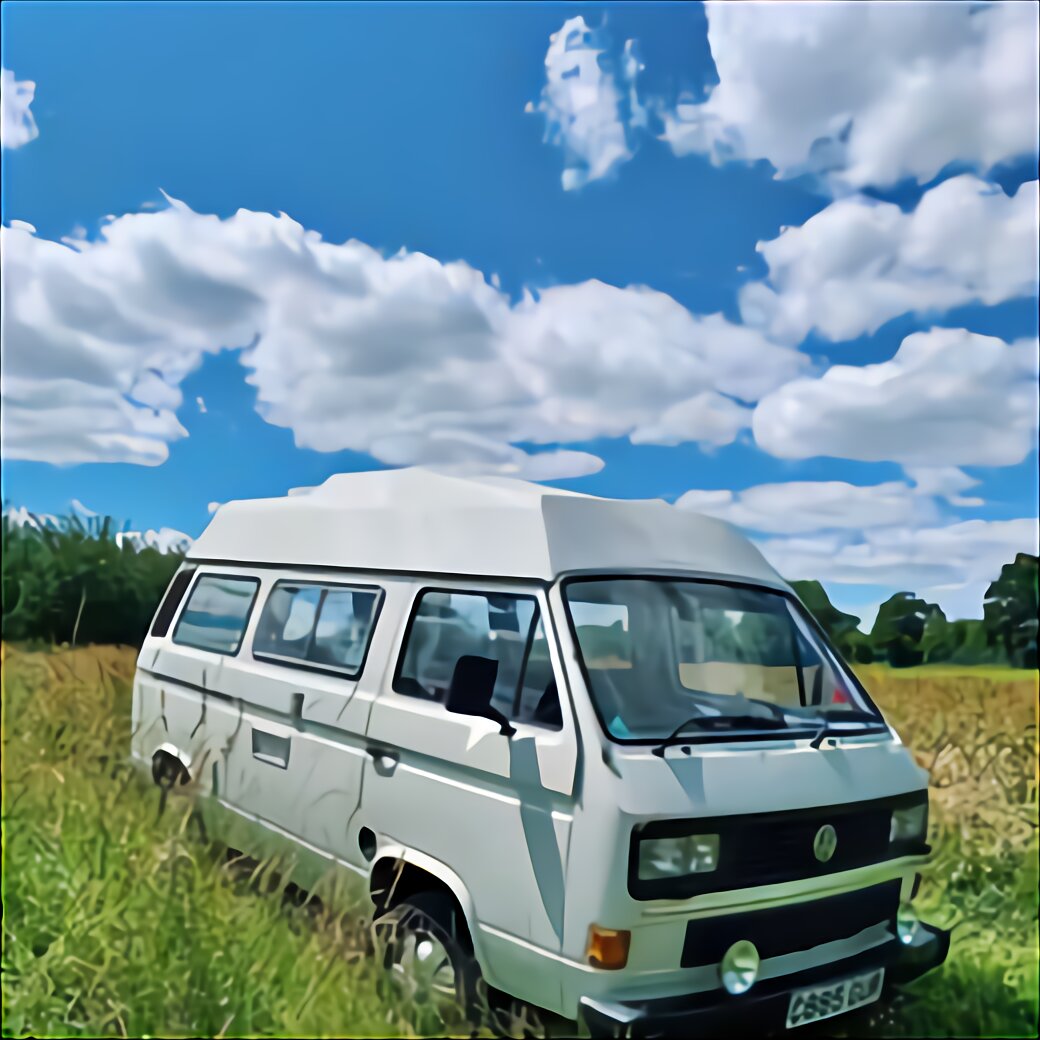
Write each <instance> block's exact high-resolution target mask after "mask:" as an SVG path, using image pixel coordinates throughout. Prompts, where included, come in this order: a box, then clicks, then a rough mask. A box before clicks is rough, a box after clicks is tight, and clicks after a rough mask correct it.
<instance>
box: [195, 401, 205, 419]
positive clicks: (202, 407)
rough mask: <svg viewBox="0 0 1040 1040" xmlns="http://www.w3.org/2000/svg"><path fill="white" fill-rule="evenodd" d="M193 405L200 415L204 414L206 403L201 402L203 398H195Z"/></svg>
mask: <svg viewBox="0 0 1040 1040" xmlns="http://www.w3.org/2000/svg"><path fill="white" fill-rule="evenodd" d="M195 405H196V407H197V408H198V410H199V412H200V413H201V414H202V415H205V414H206V402H205V400H203V398H201V397H196V398H195Z"/></svg>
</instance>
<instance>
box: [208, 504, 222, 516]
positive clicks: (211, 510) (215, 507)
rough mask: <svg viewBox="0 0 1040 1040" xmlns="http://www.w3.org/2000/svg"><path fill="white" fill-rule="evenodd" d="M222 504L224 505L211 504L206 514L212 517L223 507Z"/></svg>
mask: <svg viewBox="0 0 1040 1040" xmlns="http://www.w3.org/2000/svg"><path fill="white" fill-rule="evenodd" d="M221 504H222V503H220V502H210V503H209V505H208V506H206V512H207V513H210V514H211V515H212V514H213V513H215V512H216V511H217V510H218V509H219V508H220V507H221Z"/></svg>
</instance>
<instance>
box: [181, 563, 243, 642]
mask: <svg viewBox="0 0 1040 1040" xmlns="http://www.w3.org/2000/svg"><path fill="white" fill-rule="evenodd" d="M259 587H260V582H259V580H258V579H257V578H239V577H234V576H232V575H227V574H203V575H202V576H201V577H200V578H199V580H198V581H196V582H195V587H194V588H193V589H192V590H191V595H190V596H189V597H188V602H187V603H186V604H185V607H184V611H183V612H182V613H181V616H180V620H179V621H178V622H177V628H176V629H175V630H174V633H173V641H174V642H175V643H180V644H181V645H182V646H193V647H196V648H197V649H199V650H212V651H213V652H214V653H218V654H232V655H234V654H237V653H238V648H239V645H240V644H241V642H242V633H243V632H245V630H246V623H247V622H248V620H249V611H250V610H251V609H252V606H253V600H254V599H255V598H256V590H257V589H258V588H259Z"/></svg>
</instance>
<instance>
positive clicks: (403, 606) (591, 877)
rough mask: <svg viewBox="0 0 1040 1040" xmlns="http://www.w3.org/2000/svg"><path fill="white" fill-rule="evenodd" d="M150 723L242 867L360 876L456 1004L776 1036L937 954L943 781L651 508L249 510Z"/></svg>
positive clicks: (176, 607) (452, 484)
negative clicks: (939, 790) (931, 864)
mask: <svg viewBox="0 0 1040 1040" xmlns="http://www.w3.org/2000/svg"><path fill="white" fill-rule="evenodd" d="M133 721H134V730H133V755H134V757H135V758H136V759H137V761H138V762H139V763H140V764H141V765H142V766H144V767H145V768H147V769H150V770H151V771H152V775H153V776H155V777H156V778H157V779H159V780H163V779H164V778H165V779H167V780H168V779H171V778H179V779H181V780H187V779H188V778H189V777H190V778H191V780H192V781H193V783H195V784H196V785H197V786H198V787H199V788H200V789H201V790H202V791H203V792H204V793H205V794H206V795H207V798H206V799H204V801H205V802H206V804H210V805H213V806H216V807H218V808H219V809H220V811H221V812H220V815H221V817H222V818H223V819H225V820H227V821H229V822H228V824H227V826H228V827H232V826H234V828H235V830H234V833H235V835H236V837H235V839H234V847H236V848H242V849H244V850H245V851H250V849H251V848H266V847H268V845H267V843H268V842H269V841H271V840H276V841H278V842H281V843H284V844H285V845H287V846H288V847H291V848H292V849H293V850H295V852H296V853H297V854H298V855H297V858H298V862H299V863H300V864H301V867H300V869H301V870H304V871H305V872H306V871H308V870H309V871H310V872H311V875H310V876H317V875H318V874H320V873H321V872H323V871H326V872H327V871H329V870H330V868H332V869H333V870H341V871H349V872H352V873H353V874H357V875H360V876H361V877H362V878H364V879H365V883H366V884H367V885H368V886H369V888H370V891H371V894H372V899H373V901H374V904H375V908H374V913H375V915H376V920H377V922H378V921H380V920H382V921H384V922H387V921H389V922H393V923H394V924H395V925H396V927H397V934H399V935H401V934H403V935H404V936H405V937H406V938H410V940H411V941H410V945H409V943H408V942H405V941H404V940H399V941H398V942H396V943H395V944H394V946H393V951H394V952H393V956H394V957H398V956H399V957H401V958H410V960H411V962H412V969H413V970H415V971H428V972H429V973H430V979H431V984H434V985H436V986H439V987H441V988H442V989H447V990H448V991H449V992H452V993H458V995H459V996H460V997H461V998H462V1000H463V1001H466V1000H469V999H470V997H471V994H472V991H473V987H474V984H475V982H476V981H477V980H478V979H479V978H481V977H482V978H483V980H484V981H485V983H486V984H487V986H488V987H491V992H496V991H498V992H502V993H506V994H509V995H511V996H513V997H515V998H517V999H519V1000H521V1001H523V1002H526V1003H529V1004H532V1005H535V1006H536V1007H539V1008H542V1009H547V1010H548V1011H550V1012H553V1013H555V1014H558V1015H561V1016H564V1017H565V1018H567V1019H570V1020H572V1021H574V1022H577V1023H579V1024H580V1025H581V1027H582V1028H583V1029H587V1030H588V1031H590V1032H592V1033H593V1034H604V1033H606V1034H611V1033H615V1034H620V1033H624V1034H628V1035H637V1034H638V1035H662V1034H668V1033H675V1034H684V1035H689V1034H690V1033H691V1032H694V1031H698V1030H701V1031H707V1032H712V1031H713V1029H715V1028H717V1025H714V1026H713V1024H715V1023H718V1022H719V1021H721V1022H723V1023H724V1024H726V1025H727V1027H728V1026H729V1025H731V1024H732V1026H733V1028H737V1026H738V1024H741V1023H743V1024H750V1023H752V1022H754V1023H756V1025H759V1026H761V1025H766V1026H775V1027H777V1028H779V1029H784V1028H791V1027H796V1026H800V1025H802V1024H805V1023H809V1022H812V1021H815V1020H818V1019H822V1018H827V1017H829V1016H831V1015H836V1014H840V1013H841V1012H843V1011H846V1010H849V1009H851V1008H853V1007H858V1006H861V1005H864V1004H868V1003H870V1002H872V1001H874V1000H876V999H878V997H879V996H880V994H881V993H882V991H883V989H884V987H887V986H888V985H890V984H895V983H900V982H903V981H907V980H909V979H912V978H914V977H916V976H918V975H920V974H921V973H923V972H925V971H927V970H929V969H930V968H932V967H934V966H935V965H938V964H940V963H941V962H942V961H943V959H944V958H945V956H946V952H947V949H948V946H949V935H948V933H946V932H944V931H941V930H939V929H936V928H932V927H930V926H928V925H926V924H924V923H923V922H920V921H918V919H917V917H916V916H915V914H914V911H913V909H912V906H911V900H912V898H913V896H914V893H915V889H916V884H917V880H918V877H919V875H918V871H919V870H920V869H921V867H922V865H923V864H924V863H925V862H926V857H927V853H928V846H927V845H926V844H925V832H926V827H927V819H928V799H927V777H926V775H925V773H924V772H923V771H922V770H921V769H920V768H918V767H917V766H916V765H915V763H914V761H913V758H912V757H911V755H910V753H909V752H908V751H907V749H906V748H905V747H904V746H903V745H902V743H901V742H900V740H899V737H898V736H897V735H896V733H895V732H894V731H893V730H892V729H891V728H890V727H889V726H888V725H887V724H886V723H885V721H884V719H883V718H882V716H881V714H880V713H879V712H878V710H877V708H876V707H875V706H874V705H873V704H872V703H871V701H870V698H869V696H868V695H867V693H866V691H865V690H864V689H863V687H862V686H861V685H860V683H859V682H858V681H857V679H856V677H855V676H854V675H853V674H852V672H851V671H850V669H849V668H848V667H846V666H845V665H844V664H843V663H842V661H841V660H840V659H839V657H838V656H837V654H836V653H835V651H834V649H833V648H832V647H831V646H830V644H829V643H828V641H827V638H826V637H825V635H824V634H823V633H822V631H821V630H820V628H819V627H818V626H817V625H816V624H815V622H814V621H813V619H812V618H811V617H810V616H809V614H808V612H807V611H806V610H805V609H804V607H802V606H801V604H800V603H799V601H798V599H797V597H796V596H795V595H794V594H793V593H792V591H791V589H790V588H789V587H788V585H787V584H785V582H784V581H783V580H782V579H781V578H780V577H779V575H777V573H776V572H775V571H774V570H773V569H772V568H771V567H770V566H769V565H768V564H767V563H766V562H765V560H764V559H763V558H762V556H761V555H760V554H759V552H758V551H757V550H756V549H755V548H754V547H753V546H752V545H751V543H750V542H748V541H747V539H745V538H744V537H742V536H741V535H740V534H739V533H737V531H735V530H734V529H733V528H731V527H730V526H728V525H727V524H724V523H722V522H720V521H717V520H714V519H709V518H706V517H702V516H697V515H695V514H691V513H688V512H684V511H681V510H678V509H675V508H674V507H672V506H669V505H667V504H666V503H664V502H661V501H650V502H633V501H614V500H608V499H599V498H593V497H590V496H586V495H577V494H572V493H568V492H564V491H559V490H556V489H553V488H547V487H542V486H539V485H533V484H527V483H524V482H521V481H516V480H510V479H505V478H482V479H462V478H459V477H452V476H446V475H441V474H436V473H431V472H427V471H423V470H397V471H391V472H379V473H359V474H346V475H340V476H335V477H332V478H330V479H329V480H328V481H327V482H326V483H325V484H323V485H321V486H320V487H318V488H314V489H308V490H304V491H303V492H301V493H293V494H290V495H289V496H287V497H285V498H280V499H262V500H255V501H240V502H230V503H228V504H227V505H224V506H222V507H221V508H220V509H219V510H218V511H217V513H216V515H215V516H214V518H213V520H212V521H211V522H210V525H209V527H208V528H207V529H206V531H205V532H204V533H203V534H202V535H201V537H200V538H199V539H198V541H196V542H195V543H194V545H193V546H192V548H191V550H190V552H189V554H188V558H187V560H186V561H185V563H184V565H183V567H182V568H181V570H180V571H179V572H178V573H177V575H176V576H175V577H174V579H173V581H172V583H171V585H170V588H169V591H168V593H167V595H166V597H165V599H164V601H163V602H162V604H161V606H160V608H159V610H158V613H157V614H156V617H155V620H154V623H153V625H152V628H151V632H150V635H149V636H148V638H147V639H146V641H145V643H144V646H143V648H142V650H141V654H140V658H139V660H138V670H137V676H136V680H135V683H134V694H133ZM228 840H229V843H231V842H230V839H228ZM304 876H307V875H306V873H305V875H304Z"/></svg>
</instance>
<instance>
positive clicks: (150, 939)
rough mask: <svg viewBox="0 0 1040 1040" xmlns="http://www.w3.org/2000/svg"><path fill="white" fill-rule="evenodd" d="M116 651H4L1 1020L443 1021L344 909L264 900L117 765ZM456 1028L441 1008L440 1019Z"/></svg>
mask: <svg viewBox="0 0 1040 1040" xmlns="http://www.w3.org/2000/svg"><path fill="white" fill-rule="evenodd" d="M132 660H133V658H132V655H131V654H130V653H129V652H123V653H122V654H119V653H117V652H113V651H112V650H111V648H101V653H99V654H98V655H93V654H91V653H90V651H76V652H73V653H66V654H55V655H43V654H32V655H29V654H26V655H17V654H16V655H14V656H13V657H11V658H9V659H8V661H7V662H6V665H5V670H4V671H5V676H4V687H5V689H4V717H3V750H4V760H3V775H4V819H3V838H4V850H3V851H4V864H3V866H4V871H3V895H4V919H3V927H4V951H3V1003H4V1033H5V1035H13V1036H26V1035H35V1036H63V1035H69V1034H73V1035H79V1036H145V1035H153V1036H249V1035H264V1036H344V1035H356V1036H377V1035H391V1036H398V1035H399V1036H408V1035H415V1034H416V1033H433V1034H443V1033H444V1032H445V1031H446V1029H449V1028H451V1027H452V1026H453V1023H443V1022H441V1021H440V1020H439V1019H438V1018H437V1017H436V1015H435V1014H434V1013H433V1011H432V1009H430V1008H429V1007H424V1006H422V1005H421V1004H412V1005H411V1006H406V1005H405V1004H404V1002H402V1001H400V1000H395V999H394V993H393V991H392V990H391V988H390V986H391V980H390V977H389V976H388V975H387V973H385V972H382V971H380V970H377V968H376V966H375V964H374V961H373V960H372V959H371V958H370V957H367V956H365V952H364V951H365V929H364V924H363V920H362V914H361V907H360V905H359V910H358V913H357V914H356V915H350V914H347V915H342V916H336V915H333V914H331V913H328V912H316V911H315V910H314V908H313V907H307V906H303V907H300V906H295V905H293V903H292V902H291V901H290V900H287V899H285V898H282V891H281V888H280V887H279V884H278V883H277V882H276V881H274V880H273V879H272V877H271V876H270V872H267V873H266V874H265V873H260V874H259V875H253V876H250V875H249V874H248V873H244V872H243V871H242V870H241V869H238V870H236V869H234V868H233V867H231V866H229V865H227V864H226V863H225V859H224V857H223V856H222V855H221V853H220V852H219V850H217V849H216V848H214V847H212V846H210V845H208V844H207V843H205V842H203V841H202V840H200V838H199V836H198V834H197V832H196V828H195V826H194V823H193V819H192V817H191V815H190V808H191V806H190V802H189V800H187V799H185V798H171V799H170V800H169V803H168V804H167V805H166V806H165V809H164V811H163V812H161V813H160V797H159V791H158V789H157V788H154V787H150V786H149V785H148V784H146V783H142V782H141V781H140V780H139V779H138V777H137V776H136V775H134V774H133V773H132V771H131V769H130V767H129V766H128V765H126V763H125V761H124V759H125V753H126V749H127V747H128V739H129V719H128V714H127V710H128V707H129V684H128V681H127V677H128V674H129V669H128V665H130V666H131V667H132ZM454 1028H455V1030H456V1031H457V1030H458V1024H457V1023H455V1024H454Z"/></svg>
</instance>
